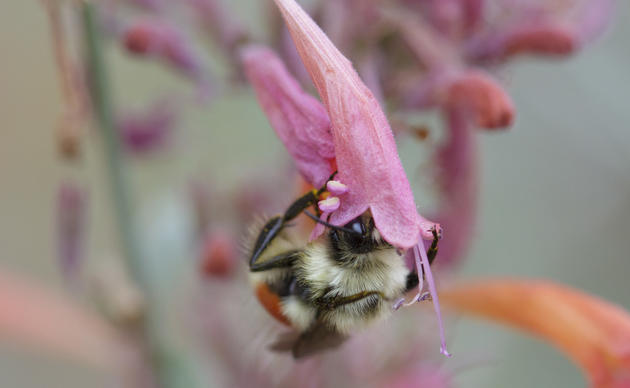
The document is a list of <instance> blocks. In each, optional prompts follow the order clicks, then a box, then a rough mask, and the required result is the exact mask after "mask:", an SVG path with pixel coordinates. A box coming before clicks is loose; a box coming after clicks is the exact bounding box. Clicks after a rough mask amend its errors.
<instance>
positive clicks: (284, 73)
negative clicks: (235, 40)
mask: <svg viewBox="0 0 630 388" xmlns="http://www.w3.org/2000/svg"><path fill="white" fill-rule="evenodd" d="M241 59H242V61H243V64H244V68H245V72H246V73H247V78H248V79H249V81H250V83H251V84H252V86H253V87H254V89H255V90H256V95H257V96H258V101H260V104H261V105H262V107H263V109H264V111H265V113H266V114H267V117H268V118H269V121H270V123H271V126H272V127H273V129H274V130H275V131H276V133H277V135H278V137H279V138H280V140H281V141H282V142H283V143H284V145H285V147H286V148H287V150H288V151H289V154H291V156H292V157H293V160H295V163H296V165H297V168H298V170H299V171H300V173H301V174H302V176H303V177H304V179H306V180H307V181H308V182H309V183H311V184H312V185H314V186H316V187H319V186H321V185H323V184H324V183H325V182H326V179H327V178H328V177H329V176H330V174H331V173H332V172H333V167H332V165H331V162H332V161H333V160H334V158H335V149H334V145H333V139H332V134H331V131H330V120H329V119H328V115H327V114H326V110H325V109H324V107H323V106H322V104H321V103H320V102H319V101H317V100H316V99H315V98H313V97H312V96H311V95H309V94H307V93H306V92H304V91H303V90H302V89H301V88H300V85H299V84H298V83H297V81H296V80H295V79H293V77H291V75H290V74H289V72H288V70H287V69H286V67H285V66H284V64H283V63H282V61H281V60H280V59H279V58H278V57H277V56H276V55H275V54H274V53H273V52H272V51H271V50H269V49H266V48H263V47H259V46H248V47H246V48H244V49H243V50H242V52H241Z"/></svg>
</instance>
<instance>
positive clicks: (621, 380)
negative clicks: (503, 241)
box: [440, 279, 630, 388]
mask: <svg viewBox="0 0 630 388" xmlns="http://www.w3.org/2000/svg"><path fill="white" fill-rule="evenodd" d="M440 299H442V301H443V302H442V303H443V304H444V305H446V306H447V307H450V308H453V309H455V310H458V311H460V312H464V313H469V314H472V315H477V316H480V317H483V318H488V319H492V320H495V321H498V322H501V323H504V324H508V325H511V326H514V327H517V328H520V329H522V330H525V331H527V332H530V333H532V334H535V335H538V336H541V337H543V338H544V339H546V340H547V341H549V342H551V343H553V344H554V345H556V346H557V347H558V348H559V349H561V350H562V351H564V352H565V353H566V354H567V355H568V356H569V358H571V359H572V360H573V361H574V362H576V363H577V364H578V365H579V366H580V367H581V368H582V369H583V370H584V372H585V373H586V374H587V376H588V379H589V382H590V385H591V387H597V388H628V387H630V315H629V314H628V313H627V312H625V311H624V310H622V309H621V308H619V307H618V306H615V305H613V304H610V303H608V302H606V301H604V300H601V299H599V298H596V297H593V296H590V295H587V294H585V293H583V292H581V291H578V290H575V289H572V288H569V287H566V286H561V285H557V284H553V283H551V282H548V281H543V280H539V281H533V280H508V279H492V280H491V279H488V280H482V281H475V282H474V283H463V284H460V285H458V286H456V287H453V288H449V289H446V288H445V289H444V290H443V291H442V292H441V293H440Z"/></svg>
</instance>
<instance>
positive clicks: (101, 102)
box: [81, 2, 196, 388]
mask: <svg viewBox="0 0 630 388" xmlns="http://www.w3.org/2000/svg"><path fill="white" fill-rule="evenodd" d="M81 7H82V14H81V16H82V21H83V28H84V38H85V42H84V43H85V56H86V62H87V66H88V69H87V73H88V74H87V78H88V84H89V90H90V93H91V95H90V97H91V102H92V111H93V115H94V118H95V121H96V124H97V126H98V127H99V129H100V133H101V136H102V138H103V143H104V144H103V145H104V150H105V159H106V162H107V169H108V173H109V180H110V185H111V187H112V190H113V193H112V194H113V202H114V207H115V209H114V210H115V213H116V221H117V224H118V230H119V232H120V239H121V244H122V249H123V253H124V257H125V259H126V263H127V267H128V270H129V272H130V274H131V276H132V278H133V280H134V281H135V282H136V283H137V284H138V285H139V289H141V290H142V292H143V293H144V294H145V300H146V302H147V304H146V306H147V311H146V312H145V316H144V319H143V320H142V323H141V324H140V327H139V330H138V333H139V334H140V336H141V338H142V339H143V341H144V343H145V344H146V346H147V348H148V353H149V355H150V359H151V363H152V368H153V372H154V374H155V375H156V380H157V381H158V385H159V386H160V387H164V388H170V387H179V386H186V387H194V386H196V384H195V382H194V380H193V379H192V375H191V373H190V370H189V369H188V365H187V363H186V362H184V360H182V358H181V357H180V355H179V354H177V353H176V352H175V351H174V349H172V347H171V346H170V344H168V343H167V342H168V341H167V340H165V338H166V336H164V335H163V334H164V333H160V332H159V330H158V325H157V322H158V320H157V319H156V318H157V317H156V316H155V311H157V310H158V309H157V308H156V306H157V303H159V301H158V300H157V299H155V298H152V290H151V282H150V280H149V276H148V271H146V270H145V268H144V265H143V258H142V252H141V250H140V246H139V245H138V239H137V237H136V232H135V230H134V216H133V206H132V201H131V195H130V190H129V185H128V184H127V180H126V177H125V166H124V155H123V148H122V141H121V139H120V134H119V131H117V130H116V126H115V120H114V114H113V106H112V102H111V95H110V90H109V80H108V76H107V70H106V66H105V63H104V59H103V50H102V46H101V34H100V32H99V27H98V17H97V10H96V8H95V6H94V5H93V4H91V3H89V2H86V3H83V4H82V5H81Z"/></svg>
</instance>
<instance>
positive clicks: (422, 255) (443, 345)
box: [413, 245, 451, 357]
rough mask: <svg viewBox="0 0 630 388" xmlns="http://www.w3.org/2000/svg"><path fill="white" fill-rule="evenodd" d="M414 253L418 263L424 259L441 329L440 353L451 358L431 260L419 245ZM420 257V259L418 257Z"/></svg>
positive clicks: (430, 291) (424, 267) (424, 266)
mask: <svg viewBox="0 0 630 388" xmlns="http://www.w3.org/2000/svg"><path fill="white" fill-rule="evenodd" d="M413 253H414V257H415V259H416V263H418V261H420V258H421V259H422V267H423V269H424V273H425V274H426V276H427V285H428V286H429V293H430V295H431V299H432V301H433V308H434V309H435V315H436V316H437V321H438V327H439V329H440V353H442V354H443V355H445V356H446V357H451V354H450V353H449V352H448V350H447V349H446V337H445V335H444V324H443V323H442V313H441V312H440V302H439V300H438V294H437V290H436V288H435V282H434V281H433V274H432V273H431V266H430V265H429V258H428V257H427V253H426V252H425V251H424V249H420V248H419V247H418V245H416V246H415V247H413ZM418 255H419V256H420V257H418ZM416 265H417V264H416ZM418 273H420V271H418Z"/></svg>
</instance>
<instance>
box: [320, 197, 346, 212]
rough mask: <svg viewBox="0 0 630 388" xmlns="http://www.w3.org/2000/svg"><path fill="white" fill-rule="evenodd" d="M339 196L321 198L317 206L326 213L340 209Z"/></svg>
mask: <svg viewBox="0 0 630 388" xmlns="http://www.w3.org/2000/svg"><path fill="white" fill-rule="evenodd" d="M339 205H340V202H339V198H337V197H328V198H326V199H324V200H321V201H319V202H317V206H318V207H319V210H321V211H322V212H324V213H332V212H334V211H335V210H337V209H339Z"/></svg>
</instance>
